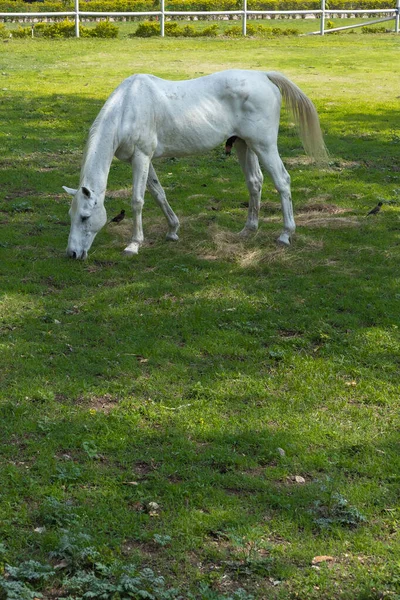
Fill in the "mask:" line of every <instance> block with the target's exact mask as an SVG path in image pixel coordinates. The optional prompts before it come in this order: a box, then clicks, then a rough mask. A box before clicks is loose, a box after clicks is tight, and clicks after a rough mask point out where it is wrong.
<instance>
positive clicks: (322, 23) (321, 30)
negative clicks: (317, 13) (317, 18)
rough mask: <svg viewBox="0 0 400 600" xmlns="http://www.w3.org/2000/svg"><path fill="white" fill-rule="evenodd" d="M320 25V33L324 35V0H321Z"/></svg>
mask: <svg viewBox="0 0 400 600" xmlns="http://www.w3.org/2000/svg"><path fill="white" fill-rule="evenodd" d="M321 10H322V13H321V27H320V33H321V35H325V0H321Z"/></svg>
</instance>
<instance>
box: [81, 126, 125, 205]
mask: <svg viewBox="0 0 400 600" xmlns="http://www.w3.org/2000/svg"><path fill="white" fill-rule="evenodd" d="M99 117H101V114H100V115H99ZM116 137H117V136H116V124H115V120H114V119H112V118H111V116H110V115H104V116H103V117H102V118H100V119H99V120H98V121H97V120H96V121H95V123H94V125H93V126H92V129H91V130H90V133H89V139H88V143H87V146H86V151H85V156H84V160H83V164H82V169H81V185H82V186H85V187H88V188H89V189H91V190H93V191H95V192H97V193H98V194H99V195H101V194H104V193H105V191H106V187H107V179H108V174H109V172H110V166H111V161H112V159H113V156H114V153H115V150H116V146H117V143H116Z"/></svg>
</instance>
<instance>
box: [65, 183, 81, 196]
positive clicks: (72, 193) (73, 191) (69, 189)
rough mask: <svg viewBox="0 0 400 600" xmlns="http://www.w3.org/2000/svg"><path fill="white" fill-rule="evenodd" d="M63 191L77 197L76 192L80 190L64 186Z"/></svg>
mask: <svg viewBox="0 0 400 600" xmlns="http://www.w3.org/2000/svg"><path fill="white" fill-rule="evenodd" d="M62 187H63V190H65V191H66V192H67V194H70V195H71V196H75V194H76V192H77V191H78V190H74V189H73V188H69V187H67V186H66V185H63V186H62Z"/></svg>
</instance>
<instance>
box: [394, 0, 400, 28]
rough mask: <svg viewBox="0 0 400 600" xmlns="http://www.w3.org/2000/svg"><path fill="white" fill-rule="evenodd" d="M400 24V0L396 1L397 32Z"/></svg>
mask: <svg viewBox="0 0 400 600" xmlns="http://www.w3.org/2000/svg"><path fill="white" fill-rule="evenodd" d="M399 24H400V0H397V2H396V17H395V21H394V30H395V32H396V33H399V29H400V27H399Z"/></svg>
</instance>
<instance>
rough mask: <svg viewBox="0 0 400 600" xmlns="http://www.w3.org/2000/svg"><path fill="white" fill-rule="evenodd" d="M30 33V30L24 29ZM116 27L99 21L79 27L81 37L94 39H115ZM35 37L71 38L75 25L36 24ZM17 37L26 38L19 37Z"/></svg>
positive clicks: (70, 23)
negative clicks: (95, 23)
mask: <svg viewBox="0 0 400 600" xmlns="http://www.w3.org/2000/svg"><path fill="white" fill-rule="evenodd" d="M25 30H28V31H29V35H30V31H31V28H30V27H28V28H25ZM118 31H119V29H118V27H117V26H116V25H114V24H113V23H110V22H109V21H101V22H100V23H97V25H96V26H95V27H85V26H84V25H81V26H80V27H79V33H80V36H81V37H84V38H88V37H96V38H116V37H117V35H118ZM34 36H35V37H44V38H71V37H74V36H75V23H74V22H73V21H68V20H65V21H61V22H59V23H37V24H36V25H35V27H34ZM17 37H26V36H24V35H20V36H17Z"/></svg>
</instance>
